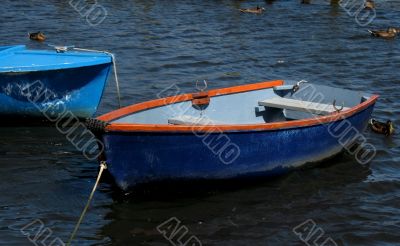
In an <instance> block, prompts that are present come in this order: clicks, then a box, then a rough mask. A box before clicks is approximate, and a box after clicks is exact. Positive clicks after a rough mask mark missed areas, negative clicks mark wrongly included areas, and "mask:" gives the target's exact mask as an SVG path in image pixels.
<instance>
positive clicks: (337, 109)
mask: <svg viewBox="0 0 400 246" xmlns="http://www.w3.org/2000/svg"><path fill="white" fill-rule="evenodd" d="M333 108H334V109H335V110H336V112H338V113H339V112H341V111H342V110H343V109H344V103H342V106H341V108H337V107H336V99H335V100H333Z"/></svg>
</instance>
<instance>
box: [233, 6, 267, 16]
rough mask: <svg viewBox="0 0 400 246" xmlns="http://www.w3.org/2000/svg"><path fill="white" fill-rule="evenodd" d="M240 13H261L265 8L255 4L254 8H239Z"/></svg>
mask: <svg viewBox="0 0 400 246" xmlns="http://www.w3.org/2000/svg"><path fill="white" fill-rule="evenodd" d="M239 10H240V12H242V13H251V14H261V13H262V12H264V11H265V8H263V7H260V6H258V5H257V7H255V8H247V9H239Z"/></svg>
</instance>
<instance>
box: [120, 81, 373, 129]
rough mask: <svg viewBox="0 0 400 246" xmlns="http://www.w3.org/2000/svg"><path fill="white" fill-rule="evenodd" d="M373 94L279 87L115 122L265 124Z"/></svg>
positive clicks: (336, 108) (335, 108) (331, 109)
mask: <svg viewBox="0 0 400 246" xmlns="http://www.w3.org/2000/svg"><path fill="white" fill-rule="evenodd" d="M370 96H371V95H369V94H366V93H361V92H356V91H351V90H346V89H339V88H333V87H328V86H322V85H315V84H308V83H306V84H301V85H300V86H299V87H297V88H295V87H294V86H293V85H283V86H276V87H273V88H267V89H261V90H253V91H247V92H241V93H235V94H226V95H220V96H214V97H210V98H209V102H208V103H207V104H203V105H198V104H194V102H193V101H185V102H178V103H173V104H168V105H164V106H161V107H156V108H151V109H147V110H144V111H140V112H135V113H132V114H129V115H126V116H124V117H122V118H119V119H117V120H114V121H112V122H115V123H138V124H172V125H233V124H235V125H237V124H262V123H271V122H282V121H290V120H299V119H307V118H312V117H315V116H321V115H329V114H332V113H336V112H340V111H344V110H348V109H350V108H352V107H354V106H356V105H358V104H360V103H362V102H364V101H366V100H367V99H368V98H369V97H370Z"/></svg>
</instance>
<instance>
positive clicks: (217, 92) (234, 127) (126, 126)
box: [97, 80, 379, 133]
mask: <svg viewBox="0 0 400 246" xmlns="http://www.w3.org/2000/svg"><path fill="white" fill-rule="evenodd" d="M283 84H284V81H283V80H275V81H264V82H259V83H255V84H247V85H239V86H234V87H227V88H220V89H213V90H210V91H208V95H209V96H210V97H216V96H222V95H230V94H236V93H242V92H248V91H254V90H262V89H268V88H272V87H275V86H281V85H283ZM378 97H379V96H378V95H371V96H370V97H369V98H368V99H367V100H366V101H364V102H362V103H360V104H357V105H356V106H354V107H351V108H350V109H348V110H345V111H342V112H338V113H333V114H329V115H325V116H317V117H312V118H307V119H301V120H293V121H281V122H272V123H257V124H218V125H211V124H210V125H168V124H137V123H109V124H108V125H107V126H106V127H105V131H106V132H182V133H185V132H186V133H190V132H192V133H193V132H241V131H243V132H248V131H271V130H282V129H290V128H299V127H308V126H315V125H322V124H327V123H332V122H336V121H340V120H344V119H346V118H349V117H351V116H353V115H355V114H357V113H359V112H361V111H363V110H364V109H366V108H368V107H370V106H371V105H373V104H375V102H376V101H377V99H378ZM192 99H193V94H192V93H187V94H181V95H177V96H172V97H166V98H160V99H155V100H151V101H146V102H142V103H137V104H133V105H130V106H127V107H124V108H121V109H118V110H115V111H111V112H109V113H106V114H104V115H101V116H99V117H97V119H98V120H101V121H105V122H109V121H112V120H117V119H119V118H122V117H124V116H127V115H129V114H132V113H138V112H141V111H145V110H149V109H152V108H157V107H162V106H166V105H170V104H174V103H179V102H185V101H190V100H192Z"/></svg>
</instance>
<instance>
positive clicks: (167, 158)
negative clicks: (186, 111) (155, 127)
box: [102, 105, 373, 189]
mask: <svg viewBox="0 0 400 246" xmlns="http://www.w3.org/2000/svg"><path fill="white" fill-rule="evenodd" d="M372 110H373V105H372V106H370V107H368V108H366V109H364V110H362V111H360V112H358V113H357V114H355V115H353V116H351V117H349V118H347V120H348V121H349V122H350V123H351V125H352V126H353V127H354V128H355V129H357V130H358V131H359V132H362V131H363V130H364V129H365V127H366V126H367V122H368V119H369V118H370V116H371V113H372ZM340 122H341V121H337V122H333V123H331V124H322V125H315V126H309V127H299V128H291V129H280V130H266V131H244V132H225V133H224V134H223V135H221V134H210V135H206V136H199V135H196V134H194V133H156V132H147V133H145V132H142V133H138V132H106V133H104V135H103V137H102V140H103V142H104V144H105V156H106V161H107V163H108V170H109V171H110V173H111V175H112V176H113V177H114V179H115V181H116V183H117V184H118V185H119V187H121V188H122V189H128V188H129V187H133V186H135V185H137V184H142V183H148V182H152V181H160V180H169V179H229V178H237V177H251V176H260V177H267V176H274V175H280V174H284V173H287V172H289V171H290V170H292V169H293V168H296V167H300V166H302V165H304V164H306V163H310V162H317V161H321V160H323V159H326V158H328V157H331V156H333V155H335V154H337V153H339V152H341V151H342V150H343V146H342V145H341V144H340V143H339V139H338V138H337V137H335V136H333V135H331V134H330V133H329V131H328V127H329V126H330V125H332V126H333V127H334V126H337V125H338V124H340ZM345 130H346V131H347V129H345V128H343V129H340V130H339V131H337V132H336V135H341V134H342V133H343V132H342V131H345ZM354 134H355V132H350V133H349V134H345V135H344V137H343V139H342V141H344V142H346V141H348V140H350V139H352V138H353V137H354ZM351 142H352V141H349V144H350V143H351ZM223 146H225V147H223ZM236 147H237V148H236ZM236 155H237V158H234V157H235V156H236Z"/></svg>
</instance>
